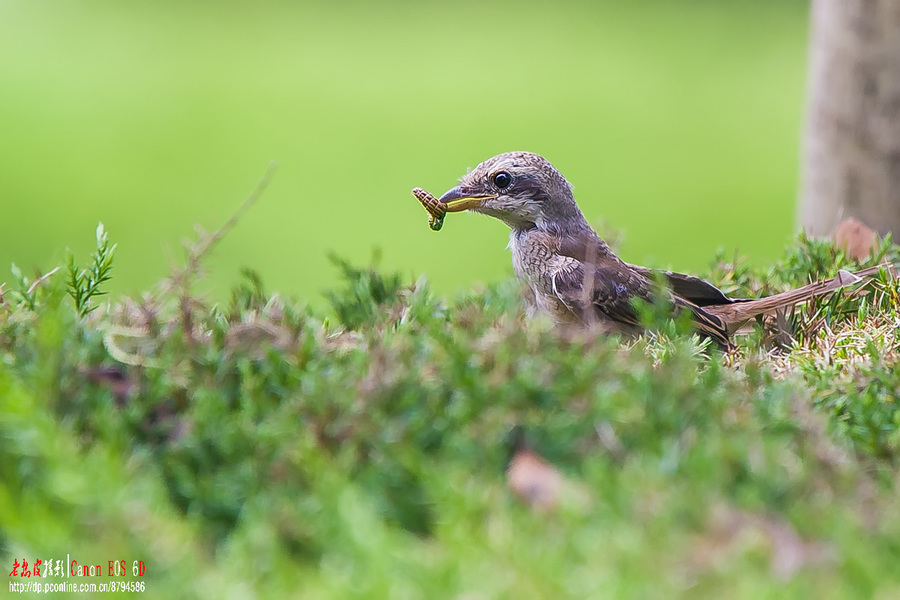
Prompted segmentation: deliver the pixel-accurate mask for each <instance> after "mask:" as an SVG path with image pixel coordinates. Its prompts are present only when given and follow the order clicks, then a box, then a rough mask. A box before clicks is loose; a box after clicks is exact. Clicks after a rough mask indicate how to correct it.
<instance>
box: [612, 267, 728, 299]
mask: <svg viewBox="0 0 900 600" xmlns="http://www.w3.org/2000/svg"><path fill="white" fill-rule="evenodd" d="M626 264H627V263H626ZM628 266H629V267H631V268H632V269H634V270H635V271H637V272H638V273H640V274H641V275H643V276H644V277H646V278H648V279H652V278H653V275H654V274H655V273H659V274H660V275H662V276H663V277H665V278H666V283H668V284H669V287H670V288H671V289H672V291H673V292H675V293H676V294H677V295H679V296H681V297H682V298H684V299H685V300H688V301H690V302H692V303H694V304H696V305H697V306H709V305H711V304H731V303H732V302H734V300H733V299H731V298H729V297H728V296H726V295H725V294H724V293H723V292H722V290H720V289H719V288H717V287H716V286H714V285H713V284H711V283H709V282H708V281H704V280H703V279H700V278H699V277H693V276H691V275H685V274H684V273H675V272H674V271H660V270H657V269H648V268H647V267H641V266H638V265H628Z"/></svg>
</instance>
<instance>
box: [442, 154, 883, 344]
mask: <svg viewBox="0 0 900 600" xmlns="http://www.w3.org/2000/svg"><path fill="white" fill-rule="evenodd" d="M438 201H439V202H440V203H441V204H442V205H443V207H444V208H445V209H446V212H461V211H466V210H468V211H472V212H476V213H481V214H484V215H488V216H491V217H494V218H496V219H499V220H500V221H503V222H504V223H505V224H506V225H508V226H509V228H510V236H509V249H510V250H511V252H512V264H513V270H514V271H515V274H516V277H517V278H518V279H519V280H520V281H521V282H522V283H523V284H524V288H525V289H526V291H527V296H528V300H529V303H528V305H529V311H528V312H529V315H534V314H536V313H546V314H548V315H549V316H550V317H551V318H552V319H553V320H554V321H556V322H557V323H569V324H579V325H592V324H597V325H600V326H601V327H603V328H604V329H606V330H609V331H614V332H621V333H627V334H638V333H640V332H641V331H643V327H642V324H641V320H640V316H639V314H638V310H637V309H636V307H635V299H638V300H641V301H644V302H648V303H652V302H653V301H654V299H655V298H656V297H658V296H657V294H658V293H666V294H668V300H669V301H670V303H671V305H672V310H673V312H676V313H679V312H682V311H687V312H688V313H689V314H690V317H691V319H692V323H693V326H694V328H695V330H696V332H697V333H699V334H700V335H702V336H704V337H708V338H710V339H712V340H713V341H714V342H715V343H716V344H718V345H719V346H720V347H721V348H723V349H726V350H730V349H732V348H733V347H734V346H733V344H732V341H731V336H732V335H733V334H734V333H735V332H736V331H737V330H738V329H739V328H740V327H741V326H742V325H744V324H745V323H747V322H748V321H749V320H750V319H752V318H754V317H756V316H757V315H760V314H763V313H769V312H773V311H775V310H778V309H781V308H785V307H788V306H792V305H795V304H799V303H801V302H804V301H806V300H809V299H810V298H812V297H814V296H818V295H821V294H826V293H830V292H833V291H835V290H838V289H840V288H842V287H845V286H847V285H851V284H853V283H856V282H859V281H861V279H862V278H863V277H866V276H870V275H873V274H874V273H877V272H878V270H879V267H873V268H870V269H866V270H863V271H860V272H858V273H855V274H854V273H850V272H848V271H844V270H841V271H839V272H838V275H837V276H836V277H833V278H831V279H827V280H824V281H819V282H815V283H811V284H808V285H805V286H803V287H800V288H797V289H794V290H789V291H787V292H782V293H780V294H775V295H772V296H768V297H764V298H755V299H751V298H729V297H728V296H726V295H725V294H724V293H723V292H722V291H721V290H719V289H718V288H716V287H715V286H714V285H713V284H711V283H709V282H707V281H704V280H703V279H700V278H698V277H693V276H691V275H685V274H682V273H676V272H672V271H658V270H654V269H650V268H647V267H642V266H639V265H633V264H629V263H627V262H625V261H623V260H622V259H621V258H619V257H618V256H617V255H616V254H615V253H614V252H613V251H612V250H611V249H610V247H609V245H608V244H607V243H606V242H605V241H604V240H603V239H602V238H601V237H600V236H599V235H597V232H596V231H594V229H593V228H591V226H590V225H589V224H588V222H587V219H586V218H585V216H584V213H582V211H581V209H580V208H579V207H578V204H577V203H576V202H575V196H574V194H573V191H572V185H571V184H570V183H569V182H568V181H567V180H566V178H565V177H563V175H562V174H561V173H560V172H559V171H558V170H557V169H556V168H555V167H554V166H553V165H552V164H551V163H550V161H548V160H547V159H546V158H544V157H542V156H540V155H538V154H534V153H532V152H506V153H503V154H498V155H497V156H494V157H493V158H489V159H488V160H486V161H484V162H482V163H481V164H479V165H478V166H477V167H476V168H475V169H473V170H470V171H469V172H467V173H466V174H465V175H464V176H463V177H461V178H460V179H459V185H457V186H455V187H453V188H451V189H450V190H448V191H447V192H445V193H444V194H443V195H442V196H441V197H440V198H439V199H438ZM657 277H661V278H662V279H663V280H664V282H665V283H666V284H667V287H668V290H666V291H663V292H660V291H659V286H658V285H657V284H656V283H655V282H656V278H657Z"/></svg>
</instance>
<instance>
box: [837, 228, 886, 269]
mask: <svg viewBox="0 0 900 600" xmlns="http://www.w3.org/2000/svg"><path fill="white" fill-rule="evenodd" d="M834 244H835V246H837V247H838V248H841V249H843V250H844V251H845V252H846V253H847V256H849V257H851V258H853V259H855V260H860V261H861V260H865V259H866V258H868V257H869V255H870V254H871V253H872V252H873V251H874V250H875V249H877V248H878V234H877V233H875V232H874V231H873V230H872V229H871V228H870V227H868V226H867V225H866V224H865V223H863V222H862V221H859V220H857V219H854V218H852V217H851V218H849V219H844V220H843V221H841V222H840V224H839V225H838V226H837V229H835V231H834Z"/></svg>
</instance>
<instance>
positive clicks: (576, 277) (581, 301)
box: [553, 258, 730, 348]
mask: <svg viewBox="0 0 900 600" xmlns="http://www.w3.org/2000/svg"><path fill="white" fill-rule="evenodd" d="M629 267H630V266H629V265H626V264H624V263H622V264H608V263H602V264H597V265H585V264H584V263H582V262H580V261H578V260H575V259H572V258H568V259H567V260H566V261H565V263H564V265H562V266H561V267H560V268H558V269H557V270H556V271H554V274H553V293H554V294H556V297H557V298H559V300H560V301H561V302H562V303H563V304H564V305H565V306H566V307H567V308H568V309H569V310H570V311H572V312H573V313H574V314H575V315H577V316H578V317H579V318H580V319H581V320H582V321H588V320H589V319H591V318H596V317H597V316H599V315H597V314H596V313H593V312H589V311H586V310H585V309H586V308H587V307H590V310H591V311H599V312H600V313H601V314H602V315H603V316H605V317H607V318H609V319H611V320H613V321H615V322H616V323H618V324H622V325H626V326H628V327H640V326H641V323H640V320H639V318H638V315H637V312H636V311H635V309H634V306H633V305H632V298H640V299H641V300H644V301H645V302H652V285H651V283H650V281H649V280H647V279H646V278H645V277H644V276H643V275H642V274H641V273H640V272H639V271H637V270H635V269H631V268H629ZM698 281H702V280H698ZM710 287H712V286H710ZM713 289H715V288H713ZM670 298H671V300H672V303H673V304H674V305H675V311H676V312H677V311H678V310H689V311H690V312H691V317H692V318H693V321H694V326H695V327H696V329H697V331H698V333H700V334H702V335H705V336H707V337H710V338H712V339H713V340H714V341H715V342H716V343H718V344H719V345H721V346H723V347H725V348H728V347H729V346H730V343H729V341H728V331H727V329H726V327H725V324H724V322H723V321H722V320H721V319H720V318H719V317H717V316H714V315H711V314H709V313H707V312H706V311H705V310H703V308H701V307H700V306H698V305H697V304H695V303H694V302H691V301H690V300H687V299H685V298H683V297H681V296H680V295H678V294H675V293H673V294H670Z"/></svg>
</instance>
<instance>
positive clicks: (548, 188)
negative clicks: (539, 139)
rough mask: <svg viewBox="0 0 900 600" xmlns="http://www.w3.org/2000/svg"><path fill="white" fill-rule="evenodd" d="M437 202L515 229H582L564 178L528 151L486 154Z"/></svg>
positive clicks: (542, 158) (584, 222) (579, 211)
mask: <svg viewBox="0 0 900 600" xmlns="http://www.w3.org/2000/svg"><path fill="white" fill-rule="evenodd" d="M440 201H441V202H443V203H444V204H446V205H447V212H460V211H463V210H472V211H474V212H479V213H483V214H486V215H490V216H492V217H496V218H498V219H500V220H501V221H503V222H504V223H506V224H507V225H509V226H510V227H511V228H512V229H516V230H527V229H532V228H538V229H542V230H550V229H555V230H568V229H573V228H577V229H581V228H584V227H588V224H587V221H585V219H584V215H582V214H581V210H579V208H578V205H577V204H575V198H574V196H573V195H572V186H571V185H570V184H569V182H568V181H566V178H565V177H563V176H562V174H561V173H560V172H559V171H557V170H556V169H555V168H554V167H553V165H551V164H550V161H548V160H547V159H545V158H544V157H542V156H539V155H537V154H533V153H531V152H507V153H505V154H498V155H497V156H495V157H493V158H489V159H488V160H486V161H484V162H483V163H481V164H480V165H478V166H477V167H475V169H474V170H472V171H470V172H468V173H466V175H464V176H463V177H462V178H461V179H460V180H459V185H458V186H456V187H455V188H453V189H450V190H448V191H447V193H445V194H444V195H443V196H441V197H440Z"/></svg>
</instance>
